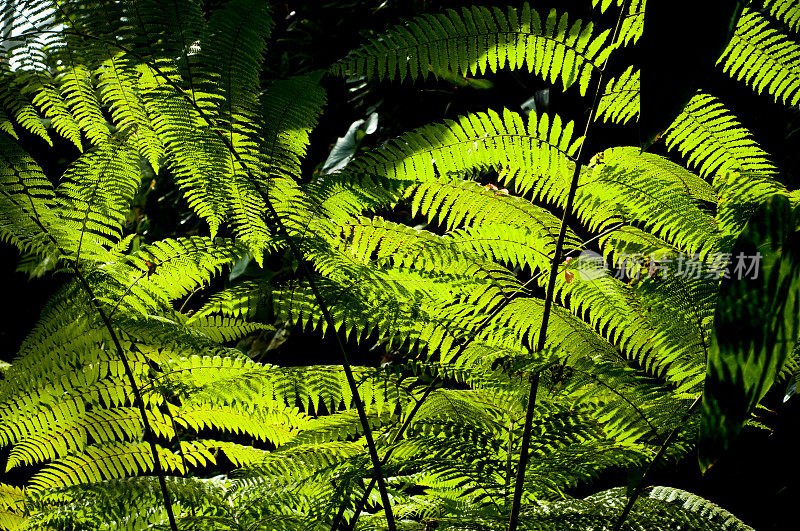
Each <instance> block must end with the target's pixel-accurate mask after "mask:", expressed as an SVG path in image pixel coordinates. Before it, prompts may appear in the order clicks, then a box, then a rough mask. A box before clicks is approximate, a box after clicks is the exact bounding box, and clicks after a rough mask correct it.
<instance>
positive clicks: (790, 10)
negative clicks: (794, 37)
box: [764, 0, 800, 32]
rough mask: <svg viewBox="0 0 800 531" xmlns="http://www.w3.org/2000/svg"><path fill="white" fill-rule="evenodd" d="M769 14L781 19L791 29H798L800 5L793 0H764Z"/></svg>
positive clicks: (799, 24) (799, 25)
mask: <svg viewBox="0 0 800 531" xmlns="http://www.w3.org/2000/svg"><path fill="white" fill-rule="evenodd" d="M764 7H766V8H768V9H769V14H770V15H772V16H773V17H775V18H777V19H779V20H782V21H783V22H784V23H785V24H786V25H787V26H789V27H790V28H791V29H792V30H793V31H795V32H797V31H800V5H798V4H797V2H794V1H793V0H764Z"/></svg>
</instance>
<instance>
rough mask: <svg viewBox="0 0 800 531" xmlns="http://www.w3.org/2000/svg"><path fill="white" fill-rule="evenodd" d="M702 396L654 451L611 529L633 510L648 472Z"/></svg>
mask: <svg viewBox="0 0 800 531" xmlns="http://www.w3.org/2000/svg"><path fill="white" fill-rule="evenodd" d="M702 398H703V395H702V394H700V395H698V396H697V398H695V399H694V402H692V405H691V406H689V409H688V410H687V411H686V413H684V414H683V418H681V421H680V422H679V423H678V425H677V426H675V428H673V430H672V431H671V432H670V434H669V436H667V438H666V440H665V441H664V443H663V444H662V445H661V448H659V449H658V453H656V455H655V457H653V460H652V461H650V464H649V465H647V468H646V469H645V471H644V472H643V473H642V475H641V476H640V477H639V479H638V480H636V486H635V487H634V489H633V492H632V493H631V495H630V496H629V497H628V502H627V503H626V504H625V508H624V509H623V510H622V513H620V515H619V518H618V519H617V521H616V523H615V524H614V529H613V530H612V531H620V530H621V529H622V525H623V524H624V523H625V520H626V519H627V518H628V515H630V513H631V511H632V510H633V505H634V504H635V503H636V500H637V499H639V496H640V495H641V494H642V490H643V489H644V488H645V487H646V486H647V478H648V477H649V476H650V472H651V471H652V470H653V468H655V466H656V464H657V463H658V462H659V461H660V460H661V457H663V455H664V453H665V452H666V451H667V448H669V446H670V444H672V441H674V440H675V437H676V436H677V435H678V432H680V430H681V428H683V423H684V422H686V420H687V419H688V418H689V415H691V414H692V411H694V408H696V407H697V405H698V404H699V403H700V400H701V399H702Z"/></svg>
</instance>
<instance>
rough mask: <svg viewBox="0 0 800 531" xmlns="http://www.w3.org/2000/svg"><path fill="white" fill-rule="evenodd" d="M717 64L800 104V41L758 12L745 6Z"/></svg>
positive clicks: (760, 88) (778, 98)
mask: <svg viewBox="0 0 800 531" xmlns="http://www.w3.org/2000/svg"><path fill="white" fill-rule="evenodd" d="M718 64H721V65H722V69H723V70H724V71H725V73H726V74H728V75H729V76H731V77H732V78H734V79H737V80H739V81H744V82H745V83H747V84H748V85H749V86H750V87H752V88H753V89H754V90H755V91H756V92H758V93H761V92H764V91H767V92H768V93H769V94H771V95H772V97H773V98H775V101H780V102H783V103H784V104H786V105H790V106H792V107H797V106H798V105H800V44H797V43H796V42H794V41H792V40H791V39H789V38H788V37H787V36H786V35H784V34H783V33H781V32H780V31H779V30H777V29H775V28H773V27H772V26H771V24H770V22H769V20H768V19H767V18H765V17H764V16H763V15H761V14H760V13H759V12H758V11H753V10H751V9H748V8H745V9H744V11H743V12H742V15H741V17H740V18H739V21H738V23H737V26H736V31H735V33H734V35H733V37H732V38H731V42H730V44H729V45H728V47H727V48H726V50H725V51H724V52H723V54H722V56H721V57H720V58H719V61H718Z"/></svg>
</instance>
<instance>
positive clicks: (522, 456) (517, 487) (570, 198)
mask: <svg viewBox="0 0 800 531" xmlns="http://www.w3.org/2000/svg"><path fill="white" fill-rule="evenodd" d="M627 4H628V2H627V1H626V2H623V5H622V8H621V10H620V13H619V17H617V24H616V27H615V28H614V33H613V36H612V37H611V44H610V46H615V43H616V40H617V35H618V34H619V29H620V25H621V23H622V18H623V16H624V14H625V8H626V7H627ZM607 64H608V58H606V60H605V62H604V63H603V67H602V68H600V69H599V73H598V76H597V85H596V87H595V91H594V98H593V99H592V105H591V107H590V108H589V116H588V117H587V119H586V127H585V128H584V131H583V141H582V142H581V145H580V147H579V148H578V153H577V155H576V157H575V169H574V170H573V172H572V179H571V180H570V184H569V192H568V193H567V201H566V203H565V204H564V215H563V216H562V217H561V225H560V227H559V230H558V240H557V241H556V249H555V253H554V254H553V261H552V262H551V263H550V277H549V278H548V279H547V290H546V291H545V298H544V308H543V311H542V324H541V326H540V327H539V338H538V341H537V345H536V352H542V351H543V350H544V347H545V344H546V340H547V324H548V322H549V320H550V312H551V311H552V307H553V299H554V295H555V286H556V277H557V275H558V266H559V263H560V262H561V254H562V252H563V250H564V240H565V238H566V234H567V215H568V214H569V213H570V212H571V211H572V204H573V202H574V201H575V194H576V192H577V190H578V178H579V177H580V173H581V161H582V159H583V157H582V155H583V147H584V146H585V145H586V141H587V139H588V137H589V132H590V130H591V125H592V121H593V120H594V114H595V109H597V103H598V101H599V100H600V88H601V86H602V83H603V73H604V72H605V69H606V65H607ZM538 388H539V371H536V372H535V373H534V374H533V375H532V376H531V387H530V392H529V393H528V404H527V407H526V409H525V425H524V427H523V430H522V443H521V447H520V453H519V465H518V466H517V478H516V481H515V483H514V497H513V499H512V502H511V515H510V516H509V520H508V531H516V530H517V527H518V526H519V512H520V508H521V506H522V490H523V488H524V484H525V468H526V467H527V464H528V448H529V446H530V440H531V427H532V425H533V411H534V409H535V407H536V392H537V390H538Z"/></svg>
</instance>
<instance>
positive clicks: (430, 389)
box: [331, 377, 439, 531]
mask: <svg viewBox="0 0 800 531" xmlns="http://www.w3.org/2000/svg"><path fill="white" fill-rule="evenodd" d="M438 381H439V378H438V377H437V378H434V379H433V381H432V382H431V383H430V384H428V387H427V388H426V389H425V392H424V393H422V396H421V397H420V398H419V400H417V403H416V404H414V408H413V409H412V410H411V412H410V413H409V414H408V416H407V417H406V420H405V422H403V425H402V426H400V430H398V432H397V434H396V435H395V436H394V438H393V439H392V444H394V443H395V442H396V441H397V440H399V439H400V437H402V436H403V432H405V431H406V429H408V427H409V426H410V425H411V421H412V420H414V416H415V415H416V414H417V412H418V411H419V408H420V407H422V403H423V402H425V400H426V399H427V398H428V397H429V396H430V394H431V392H433V388H434V386H435V385H436V384H437V383H438ZM391 456H392V449H391V448H389V450H388V451H387V452H386V455H384V456H383V460H382V461H381V465H385V464H386V463H387V462H388V461H389V458H390V457H391ZM375 479H376V478H374V477H373V478H372V480H371V481H370V482H369V485H367V488H366V489H365V490H364V495H363V496H361V499H360V500H359V501H358V504H356V509H355V512H354V513H353V520H352V521H351V522H350V526H349V529H353V528H355V525H356V522H357V521H358V517H359V516H360V515H361V511H363V510H364V507H365V506H366V505H367V500H369V495H370V494H372V489H374V488H375ZM346 507H347V505H346V504H345V501H344V500H343V501H342V504H341V505H340V506H339V512H338V513H336V517H335V518H334V519H333V524H332V525H331V531H337V529H339V524H340V522H341V521H342V518H344V511H345V509H346ZM346 529H347V528H346Z"/></svg>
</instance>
